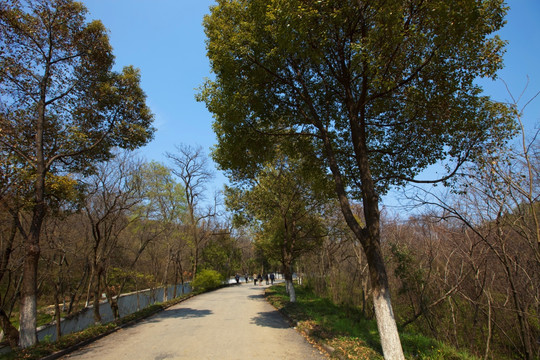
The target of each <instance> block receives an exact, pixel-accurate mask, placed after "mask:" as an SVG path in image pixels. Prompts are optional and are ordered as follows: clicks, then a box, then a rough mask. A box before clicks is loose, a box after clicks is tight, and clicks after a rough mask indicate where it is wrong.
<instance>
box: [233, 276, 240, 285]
mask: <svg viewBox="0 0 540 360" xmlns="http://www.w3.org/2000/svg"><path fill="white" fill-rule="evenodd" d="M234 279H235V280H236V283H237V284H240V275H238V274H236V275H235V276H234Z"/></svg>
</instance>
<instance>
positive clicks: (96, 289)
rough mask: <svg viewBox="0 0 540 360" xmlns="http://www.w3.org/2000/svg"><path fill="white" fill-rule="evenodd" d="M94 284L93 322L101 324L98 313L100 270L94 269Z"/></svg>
mask: <svg viewBox="0 0 540 360" xmlns="http://www.w3.org/2000/svg"><path fill="white" fill-rule="evenodd" d="M95 279H96V284H95V287H94V309H93V310H94V323H95V324H101V314H100V313H99V301H100V300H101V294H100V288H101V271H100V270H98V271H96V274H95Z"/></svg>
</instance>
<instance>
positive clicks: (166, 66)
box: [83, 0, 540, 189]
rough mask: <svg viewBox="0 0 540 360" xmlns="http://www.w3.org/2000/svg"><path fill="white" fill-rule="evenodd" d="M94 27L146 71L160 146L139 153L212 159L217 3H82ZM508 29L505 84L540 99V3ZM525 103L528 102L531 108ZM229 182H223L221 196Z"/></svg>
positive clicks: (518, 5)
mask: <svg viewBox="0 0 540 360" xmlns="http://www.w3.org/2000/svg"><path fill="white" fill-rule="evenodd" d="M83 3H84V4H85V5H86V7H87V8H88V10H89V15H88V18H89V19H99V20H101V21H102V22H103V24H104V25H105V27H107V28H108V29H109V31H110V34H109V35H110V41H111V44H112V46H113V49H114V54H115V56H116V66H117V68H118V69H120V68H121V67H123V66H126V65H134V66H135V67H137V68H139V69H140V70H141V76H142V87H143V89H144V91H145V92H146V94H147V96H148V101H147V102H148V105H149V106H150V108H151V109H152V111H153V113H154V114H155V124H154V125H155V127H156V128H157V132H156V134H155V138H154V140H153V141H152V142H151V143H150V144H149V145H147V146H146V147H145V148H143V149H141V150H140V153H141V155H143V156H145V157H146V158H147V159H148V160H157V161H160V162H164V163H166V158H165V156H164V155H163V154H164V153H165V152H166V151H169V152H174V146H175V144H188V145H193V146H197V145H201V146H202V147H203V148H204V150H205V151H206V152H207V153H209V148H210V147H211V146H212V145H214V143H215V136H214V133H213V131H212V126H211V124H212V115H211V114H210V113H209V112H208V111H207V110H206V107H205V106H204V104H202V103H198V102H196V101H195V94H196V92H197V91H196V88H197V87H199V85H200V84H202V82H203V79H204V78H205V77H210V76H211V75H210V70H209V69H210V67H209V63H208V59H207V58H206V49H205V36H204V32H203V28H202V18H203V16H204V14H206V13H208V12H209V6H210V5H212V4H214V1H210V0H83ZM508 3H509V6H510V11H509V13H508V16H507V24H506V26H505V28H504V29H503V30H502V31H501V32H500V36H501V37H502V38H503V39H505V40H508V41H509V44H508V46H507V53H506V55H505V58H504V62H505V68H504V69H503V70H502V71H501V72H500V74H499V76H500V78H501V79H503V80H505V81H506V82H507V84H508V86H509V88H510V90H511V91H512V93H513V94H514V96H516V97H517V96H519V95H520V94H521V92H522V91H523V89H524V87H525V86H526V85H527V76H528V77H529V85H528V90H527V91H526V92H525V94H524V95H523V98H524V99H530V97H531V96H532V95H533V94H535V93H536V92H538V91H540V70H539V67H540V20H539V19H540V1H539V0H512V1H509V2H508ZM482 85H483V86H484V89H485V92H486V94H488V95H491V96H492V97H493V98H494V99H495V100H499V101H506V100H509V98H510V97H509V95H508V93H507V91H506V88H505V86H504V84H503V83H502V82H501V81H496V82H493V83H492V82H491V81H489V82H488V81H484V82H482ZM524 103H525V102H523V104H524ZM524 120H525V122H526V125H527V127H528V129H529V130H530V131H532V130H533V129H534V128H535V127H538V125H539V124H540V98H538V99H537V100H536V101H535V102H533V103H532V104H531V105H529V107H528V108H527V111H526V112H525V116H524ZM224 181H225V178H224V177H223V176H222V175H219V174H218V175H217V177H216V179H215V185H214V189H219V188H220V187H221V185H222V184H223V183H224Z"/></svg>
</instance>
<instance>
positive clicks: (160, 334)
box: [64, 283, 325, 360]
mask: <svg viewBox="0 0 540 360" xmlns="http://www.w3.org/2000/svg"><path fill="white" fill-rule="evenodd" d="M265 287H266V286H253V284H252V283H251V284H242V285H241V286H230V287H227V288H223V289H220V290H217V291H213V292H210V293H206V294H202V295H198V296H195V297H193V298H191V299H189V300H187V301H184V302H182V303H180V304H178V305H176V306H173V307H170V308H169V309H167V310H165V311H163V312H160V313H159V314H156V315H154V316H152V317H150V318H148V319H146V320H144V321H142V322H140V323H138V324H136V325H134V326H130V327H128V328H125V329H122V330H119V331H117V332H115V333H113V334H111V335H109V336H106V337H104V338H102V339H100V340H98V341H96V342H94V343H92V344H90V345H88V346H87V347H84V348H82V349H80V350H78V351H77V352H74V353H72V354H70V355H67V356H66V357H64V359H114V360H123V359H126V360H128V359H129V360H133V359H155V360H162V359H220V360H221V359H222V360H228V359H273V360H275V359H280V360H281V359H291V360H292V359H294V360H296V359H302V360H311V359H313V360H315V359H317V360H320V359H325V356H324V355H322V354H321V353H320V352H319V351H318V350H317V349H315V348H314V347H313V346H312V345H310V344H309V343H308V342H307V341H306V340H305V339H304V338H303V337H302V336H301V335H300V334H299V333H298V332H296V330H294V329H292V328H290V327H289V326H288V324H287V322H286V321H285V320H284V319H283V318H282V316H281V314H279V313H278V312H277V311H276V310H275V309H274V308H273V307H272V306H271V305H270V304H268V303H267V302H266V300H265V299H264V297H263V291H264V288H265Z"/></svg>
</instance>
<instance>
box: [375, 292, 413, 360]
mask: <svg viewBox="0 0 540 360" xmlns="http://www.w3.org/2000/svg"><path fill="white" fill-rule="evenodd" d="M373 305H374V307H375V316H376V318H377V327H378V329H379V336H380V337H381V344H382V348H383V349H382V350H383V355H384V358H385V359H386V360H405V356H404V355H403V350H402V348H401V340H400V339H399V334H398V330H397V326H396V320H395V318H394V312H393V311H392V304H391V301H390V292H389V291H388V289H382V290H380V291H373Z"/></svg>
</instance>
